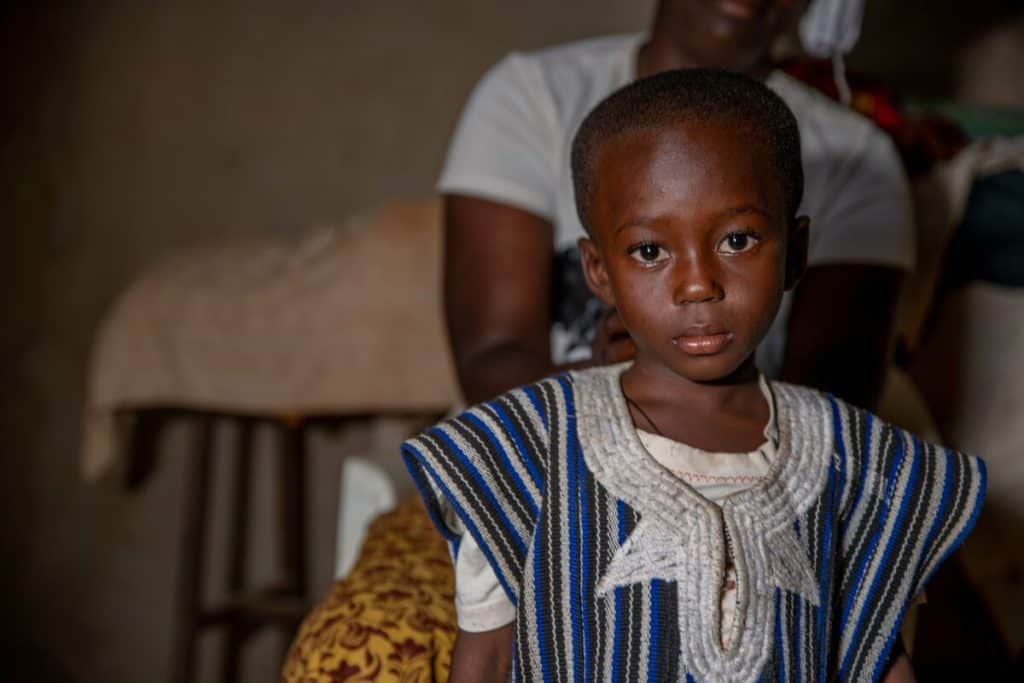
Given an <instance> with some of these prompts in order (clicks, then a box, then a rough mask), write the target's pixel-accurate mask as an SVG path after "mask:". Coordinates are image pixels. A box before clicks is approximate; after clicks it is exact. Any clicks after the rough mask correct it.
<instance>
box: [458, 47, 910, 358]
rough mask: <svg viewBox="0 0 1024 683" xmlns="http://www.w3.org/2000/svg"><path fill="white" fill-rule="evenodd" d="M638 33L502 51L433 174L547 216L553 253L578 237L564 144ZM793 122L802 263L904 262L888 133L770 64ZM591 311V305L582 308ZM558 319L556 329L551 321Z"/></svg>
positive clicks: (898, 172)
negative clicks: (805, 243)
mask: <svg viewBox="0 0 1024 683" xmlns="http://www.w3.org/2000/svg"><path fill="white" fill-rule="evenodd" d="M643 40H644V37H643V36H642V35H625V36H610V37H604V38H595V39H591V40H585V41H581V42H576V43H570V44H568V45H561V46H557V47H553V48H548V49H545V50H541V51H538V52H530V53H512V54H510V55H509V56H507V57H505V58H504V59H503V60H501V61H500V62H498V64H497V65H495V66H494V67H493V68H492V69H491V70H490V71H489V72H488V73H487V75H485V76H484V78H483V79H482V80H481V81H480V83H478V84H477V86H476V89H475V90H474V91H473V94H472V95H471V97H470V98H469V101H468V103H467V104H466V107H465V109H464V111H463V112H462V117H461V119H460V121H459V124H458V127H457V129H456V131H455V135H454V137H453V139H452V142H451V146H450V147H449V150H448V158H447V161H446V163H445V167H444V171H443V173H442V175H441V179H440V181H439V183H438V187H439V190H440V191H441V192H443V193H447V194H462V195H469V196H474V197H481V198H485V199H491V200H494V201H498V202H501V203H503V204H508V205H511V206H515V207H518V208H521V209H524V210H526V211H529V212H530V213H533V214H535V215H537V216H540V217H542V218H545V219H547V220H548V221H550V222H551V223H552V224H553V226H554V248H555V250H556V252H561V251H564V250H568V249H571V248H573V247H574V246H575V244H576V241H577V240H578V239H579V238H580V237H582V236H583V227H582V225H581V224H580V221H579V218H578V216H577V215H576V206H575V203H574V197H573V187H572V174H571V170H570V153H571V147H572V139H573V136H574V135H575V133H576V129H577V128H578V127H579V125H580V123H581V122H582V121H583V119H584V117H585V116H586V115H587V114H588V113H589V112H590V110H591V109H592V108H593V107H594V105H596V104H597V103H598V102H600V101H601V100H602V99H604V98H605V97H606V96H607V95H609V94H611V93H612V92H613V91H615V90H617V89H618V88H620V87H622V86H624V85H626V84H627V83H629V82H630V81H632V80H633V79H634V78H635V74H636V54H637V50H638V48H639V47H640V45H641V44H642V42H643ZM766 83H767V85H768V86H769V87H770V88H772V89H773V90H774V91H775V92H776V93H778V94H779V96H781V97H782V99H783V100H785V102H786V104H788V105H789V107H790V109H792V111H793V114H794V115H795V116H796V120H797V123H798V124H799V127H800V138H801V144H802V152H803V163H804V176H805V178H804V183H805V187H804V199H803V203H802V204H801V207H800V212H801V213H803V214H806V215H808V216H810V218H811V235H810V253H809V263H810V265H812V266H814V265H821V264H826V263H860V264H874V265H883V266H890V267H893V268H898V269H902V270H908V271H909V270H912V269H913V266H914V233H913V225H912V216H911V208H910V206H911V205H910V195H909V191H908V187H907V181H906V176H905V174H904V172H903V167H902V166H901V165H900V160H899V157H898V155H897V154H896V150H895V148H894V147H893V145H892V143H891V141H890V140H889V139H888V138H887V137H886V136H885V135H884V134H883V133H882V132H881V131H880V130H878V129H877V128H876V127H875V126H874V125H873V124H872V123H871V122H870V121H868V120H867V119H865V118H863V117H861V116H859V115H858V114H856V113H854V112H852V111H850V110H849V109H847V108H845V107H842V106H840V105H838V104H836V103H835V102H832V101H831V100H829V99H828V98H826V97H824V96H823V95H821V94H820V93H818V92H816V91H814V90H812V89H811V88H809V87H807V86H805V85H804V84H802V83H800V82H799V81H797V80H795V79H793V78H791V77H790V76H788V75H786V74H785V73H783V72H781V71H775V72H773V73H772V74H771V75H770V76H769V77H768V79H767V81H766ZM790 305H791V304H790V295H789V294H787V295H786V297H784V299H783V302H782V307H781V308H780V310H779V315H778V317H777V318H776V321H775V324H774V325H773V327H772V329H771V331H770V332H769V333H768V336H767V337H766V338H765V340H764V341H763V342H762V345H761V348H760V349H759V350H758V363H759V367H760V368H761V369H762V370H763V371H764V372H765V373H766V374H767V375H768V376H769V377H777V376H778V374H779V372H780V371H781V365H782V357H783V351H784V349H785V344H786V329H787V322H788V318H789V308H790ZM591 313H592V311H591ZM560 327H561V328H562V329H560ZM571 328H573V324H572V321H568V322H566V321H563V322H562V325H561V326H559V325H556V326H555V328H554V329H553V334H552V354H553V357H554V359H555V361H556V362H564V361H567V360H576V359H578V358H580V357H586V355H587V353H588V351H587V349H586V345H585V344H581V343H580V340H579V339H578V338H576V337H578V336H579V335H578V330H573V329H571Z"/></svg>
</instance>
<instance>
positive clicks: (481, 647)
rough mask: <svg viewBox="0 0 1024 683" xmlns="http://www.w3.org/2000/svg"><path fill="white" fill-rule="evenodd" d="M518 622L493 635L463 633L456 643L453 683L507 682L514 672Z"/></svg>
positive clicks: (502, 628)
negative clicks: (513, 651)
mask: <svg viewBox="0 0 1024 683" xmlns="http://www.w3.org/2000/svg"><path fill="white" fill-rule="evenodd" d="M514 628H515V622H512V623H511V624H508V625H507V626H502V627H501V628H496V629H494V630H493V631H481V632H479V633H474V632H472V631H463V630H462V629H459V635H458V637H457V638H456V639H455V650H454V652H452V673H451V678H449V679H448V680H449V681H450V683H478V682H479V683H494V681H507V680H508V677H509V674H510V673H511V671H512V634H513V629H514Z"/></svg>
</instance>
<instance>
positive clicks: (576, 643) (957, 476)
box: [403, 69, 985, 683]
mask: <svg viewBox="0 0 1024 683" xmlns="http://www.w3.org/2000/svg"><path fill="white" fill-rule="evenodd" d="M572 167H573V177H574V182H575V192H576V201H577V207H578V210H579V214H580V218H581V220H582V222H583V224H584V225H585V226H586V227H587V230H588V234H589V237H588V238H584V239H582V240H581V242H580V250H581V254H582V258H583V265H584V271H585V275H586V278H587V282H588V284H589V286H590V288H591V289H592V290H593V292H594V293H595V294H596V295H597V296H598V297H599V298H600V299H601V300H602V301H603V302H604V303H605V304H607V305H608V306H611V307H614V308H616V309H617V310H618V312H619V314H620V316H621V318H622V321H623V323H624V324H625V327H626V329H627V330H628V331H629V334H630V336H631V337H632V339H633V341H634V343H635V344H636V357H635V360H634V361H633V362H632V363H629V364H623V365H617V366H608V367H596V368H591V369H587V370H580V371H573V372H570V373H567V374H563V375H559V376H556V377H553V378H550V379H547V380H544V381H541V382H538V383H536V384H533V385H531V386H527V387H525V388H522V389H518V390H515V391H511V392H508V393H506V394H504V395H502V396H500V397H498V398H496V399H494V400H493V401H490V402H487V403H485V404H482V405H479V406H477V407H475V408H472V409H470V410H468V411H466V412H465V413H463V414H462V415H460V416H458V417H456V418H454V419H452V420H449V421H447V422H445V423H443V424H441V425H439V426H437V427H434V428H433V429H431V430H429V431H427V432H426V433H424V434H422V435H420V436H419V437H417V438H414V439H411V440H410V441H408V442H407V443H406V444H405V445H404V447H403V451H404V456H405V459H406V463H407V465H408V467H409V470H410V472H411V473H412V476H413V478H414V479H415V480H416V483H417V485H418V486H419V488H420V491H421V493H422V495H423V498H424V500H425V502H426V504H427V508H428V511H429V512H430V514H431V516H432V517H433V519H434V521H435V523H436V524H437V525H438V527H439V529H440V530H441V532H442V533H443V534H445V536H446V537H447V538H448V540H449V541H450V543H451V546H452V551H453V554H454V556H455V564H456V593H457V598H456V609H457V613H458V617H459V625H460V629H461V632H460V635H459V639H458V642H457V644H456V650H455V654H454V656H453V671H452V680H453V681H466V680H495V678H496V677H503V676H505V675H507V673H508V671H507V670H505V667H506V665H507V666H508V667H509V668H510V669H511V674H512V677H513V679H515V680H523V681H540V680H543V681H569V680H572V681H585V682H587V683H589V682H590V681H611V680H614V681H639V680H650V681H683V680H685V681H754V680H759V679H764V680H820V681H824V680H834V679H838V680H843V681H861V680H878V679H880V678H881V677H882V676H883V675H886V674H887V672H888V671H889V669H890V663H891V662H892V661H894V657H893V653H894V652H896V653H898V652H899V650H898V645H896V643H895V641H896V640H897V635H898V629H899V626H900V622H901V620H902V617H903V614H904V611H905V609H906V607H907V605H908V604H909V603H910V601H911V599H912V598H913V597H914V596H915V595H917V594H918V593H919V592H920V591H921V589H922V588H923V587H924V584H925V582H926V580H927V579H928V577H929V576H930V575H931V573H932V572H933V571H934V570H935V568H936V566H937V565H938V564H939V563H940V562H941V561H942V560H943V559H944V558H945V557H946V556H947V555H948V554H949V553H950V552H951V551H952V549H953V548H954V547H956V546H957V545H958V544H959V543H960V542H961V541H962V540H963V538H964V536H965V535H966V534H967V532H968V531H969V530H970V528H971V526H972V524H973V522H974V519H975V517H976V516H977V513H978V510H979V509H980V507H981V501H982V497H983V492H984V486H985V471H984V467H983V465H982V463H981V461H979V460H978V459H976V458H971V457H968V456H964V455H961V454H958V453H954V452H950V451H948V450H945V449H942V448H938V447H935V446H931V445H928V444H924V443H922V442H920V441H919V440H917V439H916V438H915V437H914V436H912V435H911V434H908V433H906V432H904V431H902V430H900V429H897V428H895V427H892V426H890V425H887V424H884V423H881V422H880V421H879V420H878V419H877V418H875V417H874V416H872V415H871V414H869V413H866V412H864V411H861V410H859V409H857V408H854V407H852V406H849V405H847V404H845V403H843V402H841V401H839V400H837V399H835V398H832V397H830V396H827V395H824V394H821V393H819V392H817V391H814V390H812V389H807V388H803V387H797V386H792V385H787V384H783V383H777V382H767V381H765V380H764V379H763V377H761V376H760V374H759V373H758V370H757V368H756V367H755V365H754V351H755V349H756V347H757V344H758V342H759V341H760V340H761V339H762V337H763V336H764V335H765V333H766V332H767V330H768V328H769V326H770V324H771V322H772V319H773V318H774V316H775V313H776V310H777V309H778V306H779V302H780V300H781V297H782V293H783V291H784V290H786V289H789V288H791V287H793V286H794V285H795V284H796V282H797V280H798V279H799V277H800V275H801V273H802V270H803V267H804V261H805V258H806V251H807V240H808V229H809V221H808V219H807V218H806V217H803V216H800V217H798V216H796V210H797V206H798V205H799V203H800V198H801V193H802V191H803V172H802V170H801V161H800V144H799V135H798V133H797V128H796V123H795V121H794V119H793V116H792V114H791V113H790V111H789V110H788V109H787V107H786V106H785V104H784V103H783V102H782V101H781V100H780V99H779V98H778V97H777V96H776V95H774V94H773V93H772V92H771V91H770V90H768V89H767V88H766V87H765V86H763V85H761V84H760V83H758V82H756V81H754V80H751V79H749V78H747V77H745V76H740V75H736V74H730V73H727V72H723V71H715V70H702V69H695V70H687V71H671V72H665V73H662V74H659V75H656V76H652V77H650V78H647V79H644V80H641V81H637V82H635V83H633V84H632V85H629V86H627V87H625V88H623V89H622V90H620V91H618V92H616V93H614V94H612V95H611V96H610V97H609V98H607V99H606V100H604V101H603V102H602V103H601V104H599V105H598V106H597V108H596V109H594V111H592V112H591V113H590V115H589V116H588V117H587V118H586V119H585V121H584V122H583V124H582V125H581V127H580V130H579V132H578V133H577V135H576V138H575V140H574V143H573V149H572ZM466 531H468V532H469V533H465V532H466ZM513 634H514V635H513ZM894 646H895V649H894ZM893 677H895V674H894V675H893Z"/></svg>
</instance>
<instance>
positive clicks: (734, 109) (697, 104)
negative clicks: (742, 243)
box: [572, 69, 804, 231]
mask: <svg viewBox="0 0 1024 683" xmlns="http://www.w3.org/2000/svg"><path fill="white" fill-rule="evenodd" d="M723 119H724V120H727V121H729V122H731V123H739V124H740V125H744V126H747V127H749V130H752V131H755V132H757V133H759V134H761V135H763V136H764V138H765V141H766V142H767V143H768V148H769V150H770V151H771V153H772V157H773V161H774V162H775V168H776V169H777V171H778V176H779V181H780V183H781V185H782V191H783V195H784V200H785V202H786V212H787V214H788V216H787V218H792V217H793V216H795V215H796V211H797V208H798V207H799V206H800V200H801V198H802V197H803V193H804V172H803V164H802V163H801V158H800V131H799V129H798V128H797V123H796V118H794V116H793V112H791V111H790V110H789V107H787V106H786V103H785V102H783V101H782V98H781V97H779V96H778V95H776V94H775V93H774V92H772V91H771V90H770V89H769V88H768V87H767V86H765V85H764V84H763V83H760V82H759V81H756V80H754V79H752V78H749V77H747V76H744V75H742V74H737V73H733V72H731V71H724V70H721V69H677V70H674V71H664V72H661V73H658V74H656V75H654V76H650V77H648V78H643V79H641V80H639V81H636V82H634V83H632V84H630V85H627V86H625V87H624V88H621V89H619V90H617V91H615V92H614V93H612V94H611V95H609V96H608V97H607V98H605V99H604V100H603V101H602V102H600V103H599V104H598V105H597V106H596V107H595V108H594V109H593V110H592V111H591V112H590V114H588V115H587V117H586V118H585V119H584V120H583V123H582V124H581V125H580V128H579V130H578V131H577V132H576V137H575V138H574V139H573V144H572V177H573V186H574V190H575V193H576V211H577V212H578V213H579V216H580V221H581V222H582V223H583V225H584V226H586V227H587V230H588V231H589V229H590V227H589V225H588V223H587V211H588V209H589V203H590V193H591V190H592V189H593V170H594V169H593V163H594V154H595V153H596V151H597V148H598V147H600V146H601V145H602V144H604V143H606V142H607V141H609V140H611V139H612V138H614V137H616V136H618V135H621V134H622V133H627V132H632V131H640V130H644V129H650V128H658V127H661V126H664V125H666V124H669V123H673V122H676V121H685V120H694V121H701V122H704V121H707V122H711V121H716V120H723Z"/></svg>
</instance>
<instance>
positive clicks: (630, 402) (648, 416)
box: [622, 390, 665, 436]
mask: <svg viewBox="0 0 1024 683" xmlns="http://www.w3.org/2000/svg"><path fill="white" fill-rule="evenodd" d="M622 397H623V398H625V399H626V403H628V404H629V405H631V406H633V407H634V408H636V410H637V412H638V413H640V414H641V415H643V416H644V419H645V420H647V423H648V424H649V425H651V426H652V427H654V431H655V433H656V434H657V435H658V436H665V435H664V434H662V433H661V430H660V429H658V425H656V424H655V423H654V420H652V419H651V416H650V415H648V414H647V411H645V410H644V409H643V408H641V407H640V404H639V403H637V402H636V401H634V400H633V399H631V398H630V397H629V396H627V395H626V391H625V390H623V391H622Z"/></svg>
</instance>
